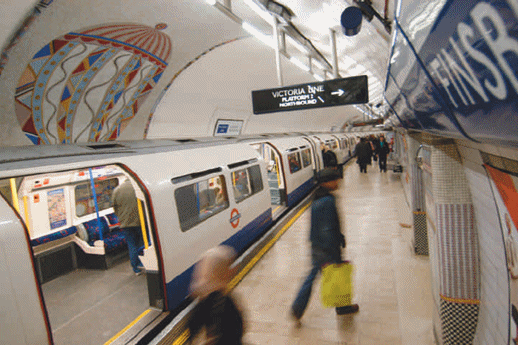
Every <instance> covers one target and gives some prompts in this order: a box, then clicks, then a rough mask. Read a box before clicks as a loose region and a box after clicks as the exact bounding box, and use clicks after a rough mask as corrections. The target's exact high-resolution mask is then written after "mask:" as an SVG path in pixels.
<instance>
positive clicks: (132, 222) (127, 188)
mask: <svg viewBox="0 0 518 345" xmlns="http://www.w3.org/2000/svg"><path fill="white" fill-rule="evenodd" d="M137 202H138V200H137V195H136V194H135V189H133V186H132V185H131V182H130V180H129V179H126V181H124V182H123V183H122V184H121V185H119V186H118V187H117V188H115V190H114V191H113V194H112V205H113V210H114V212H115V215H116V216H117V218H118V219H119V222H120V227H121V229H122V230H123V232H124V238H125V239H126V243H127V244H128V254H129V258H130V264H131V268H132V269H133V272H134V273H135V275H137V276H138V275H141V274H142V273H143V270H142V267H143V266H144V265H142V262H141V261H140V258H139V257H138V250H139V248H140V247H142V246H143V245H144V240H143V239H142V230H141V229H140V218H139V213H138V204H137Z"/></svg>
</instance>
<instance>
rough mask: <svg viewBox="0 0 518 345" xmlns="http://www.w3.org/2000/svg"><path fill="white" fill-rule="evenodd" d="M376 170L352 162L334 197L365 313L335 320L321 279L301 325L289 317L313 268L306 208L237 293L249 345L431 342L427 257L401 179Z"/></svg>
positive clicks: (408, 344) (420, 344)
mask: <svg viewBox="0 0 518 345" xmlns="http://www.w3.org/2000/svg"><path fill="white" fill-rule="evenodd" d="M373 163H374V162H373ZM376 168H377V167H376V166H374V165H373V166H369V171H368V173H367V174H360V173H359V169H358V166H357V165H356V164H354V163H353V162H350V163H349V164H348V165H346V167H345V169H344V179H343V182H342V185H341V188H340V190H339V191H337V200H338V202H339V209H340V210H341V216H342V223H343V228H344V230H345V233H346V237H347V248H346V250H345V253H344V254H345V255H344V258H345V259H347V260H352V262H353V264H354V265H355V275H354V288H355V291H354V294H355V295H354V299H353V302H355V303H358V304H359V305H360V311H359V312H358V313H357V314H354V315H345V316H337V315H336V314H335V311H334V309H332V308H329V309H324V308H323V307H322V305H321V303H320V300H319V293H320V292H319V290H320V288H319V284H320V279H318V278H317V281H316V282H315V285H314V286H313V294H312V298H311V300H310V303H309V305H308V308H307V310H306V313H305V315H304V317H303V318H302V326H301V327H296V326H295V323H294V322H293V321H292V320H291V319H290V317H289V310H290V305H291V303H292V301H293V299H294V297H295V295H296V293H297V291H298V288H299V286H300V284H301V283H302V281H303V279H304V278H305V275H306V274H307V272H308V270H309V268H310V247H309V242H308V231H309V222H310V212H309V209H308V210H306V211H305V212H304V213H303V214H302V215H301V216H300V217H299V218H298V219H297V221H296V222H294V223H293V225H292V226H291V227H290V228H289V229H288V230H287V231H286V232H285V233H284V235H283V236H282V237H281V238H280V239H279V240H278V241H277V242H276V243H275V245H274V246H273V247H272V248H271V249H270V250H269V251H268V252H267V253H266V254H265V255H264V256H263V258H262V259H261V260H260V261H259V262H258V263H257V264H256V266H254V268H253V269H252V270H251V272H249V273H248V274H247V275H246V276H245V277H244V279H243V280H242V281H241V282H240V283H239V285H238V286H237V287H236V288H235V289H234V291H233V293H234V294H235V296H236V298H237V300H238V301H239V303H240V304H241V307H242V308H243V313H244V317H245V320H246V334H245V341H246V343H247V344H255V345H266V344H275V345H279V344H308V345H309V344H311V345H315V344H319V345H326V344H351V345H356V344H359V345H370V344H372V345H374V344H375V345H379V344H384V345H392V344H394V345H396V344H397V345H399V344H403V345H428V344H434V341H433V332H432V310H433V309H432V308H433V302H432V295H431V282H430V276H431V272H430V265H429V259H428V257H426V256H417V255H415V254H413V249H412V248H413V245H412V231H413V229H412V228H408V227H405V225H411V211H410V209H409V206H408V203H407V200H406V198H405V195H404V192H403V187H402V184H401V181H400V178H401V174H395V173H392V172H390V171H389V172H387V173H383V174H381V173H379V172H378V169H376Z"/></svg>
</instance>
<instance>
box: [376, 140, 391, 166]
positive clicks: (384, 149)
mask: <svg viewBox="0 0 518 345" xmlns="http://www.w3.org/2000/svg"><path fill="white" fill-rule="evenodd" d="M389 153H390V147H389V144H388V143H387V140H386V139H385V136H384V135H383V134H382V135H381V136H380V142H379V146H378V149H377V152H376V154H377V155H378V162H379V167H380V172H387V156H388V154H389Z"/></svg>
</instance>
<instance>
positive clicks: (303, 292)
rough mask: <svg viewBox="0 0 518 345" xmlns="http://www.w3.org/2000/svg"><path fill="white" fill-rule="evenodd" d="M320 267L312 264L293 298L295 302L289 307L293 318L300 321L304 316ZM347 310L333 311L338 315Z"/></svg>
mask: <svg viewBox="0 0 518 345" xmlns="http://www.w3.org/2000/svg"><path fill="white" fill-rule="evenodd" d="M321 267H322V265H321V264H320V263H313V267H312V268H311V271H309V274H308V276H307V277H306V280H304V283H302V286H301V287H300V290H299V292H298V294H297V297H295V301H293V304H292V305H291V311H292V313H293V316H295V317H296V318H297V319H300V318H301V317H302V315H304V311H306V307H307V306H308V303H309V298H310V297H311V290H312V288H313V282H314V281H315V278H316V277H317V275H318V272H320V268H321ZM347 308H348V306H345V307H337V308H335V309H336V312H337V313H340V312H341V311H343V310H346V309H347Z"/></svg>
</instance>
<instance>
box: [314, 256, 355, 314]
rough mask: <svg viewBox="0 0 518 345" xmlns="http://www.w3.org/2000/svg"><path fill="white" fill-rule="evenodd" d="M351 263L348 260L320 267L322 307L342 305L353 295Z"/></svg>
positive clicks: (348, 303) (348, 302) (347, 302)
mask: <svg viewBox="0 0 518 345" xmlns="http://www.w3.org/2000/svg"><path fill="white" fill-rule="evenodd" d="M352 273H353V265H352V264H351V263H350V262H349V261H345V262H342V263H339V264H329V265H326V266H324V267H323V268H322V281H321V286H320V295H321V296H320V297H321V300H322V304H323V306H324V307H326V308H329V307H344V306H346V305H350V304H351V300H352V297H353V284H352Z"/></svg>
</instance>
